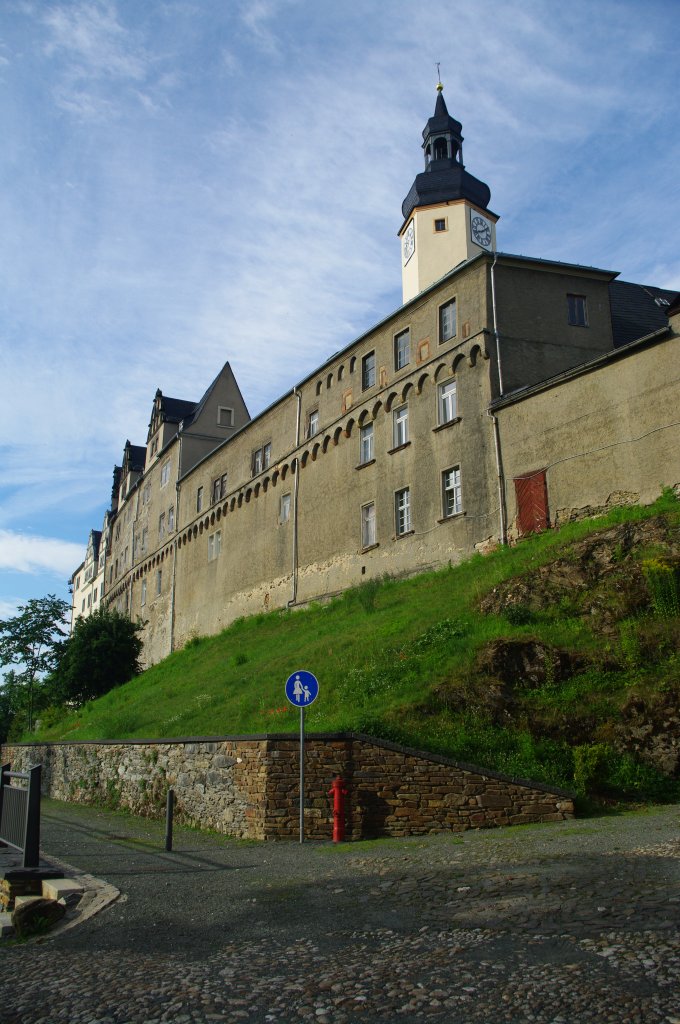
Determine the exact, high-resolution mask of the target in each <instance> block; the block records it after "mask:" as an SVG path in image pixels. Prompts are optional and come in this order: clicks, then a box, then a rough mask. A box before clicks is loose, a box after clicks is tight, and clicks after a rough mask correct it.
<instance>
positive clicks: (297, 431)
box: [287, 387, 302, 608]
mask: <svg viewBox="0 0 680 1024" xmlns="http://www.w3.org/2000/svg"><path fill="white" fill-rule="evenodd" d="M293 395H294V396H295V398H296V399H297V410H296V414H295V449H296V450H297V449H298V448H299V446H300V421H301V414H302V394H301V392H300V391H299V389H298V388H297V387H295V388H293ZM292 468H293V469H294V471H295V483H294V484H293V567H292V574H291V585H292V590H291V597H290V601H289V602H288V604H287V607H288V608H292V607H293V605H295V604H296V603H297V589H298V490H299V487H300V459H299V458H298V457H297V456H296V457H295V458H294V459H293V462H292Z"/></svg>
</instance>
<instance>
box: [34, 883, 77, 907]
mask: <svg viewBox="0 0 680 1024" xmlns="http://www.w3.org/2000/svg"><path fill="white" fill-rule="evenodd" d="M83 892H84V889H83V886H82V885H80V884H79V883H78V882H76V881H75V880H74V879H73V878H52V879H49V880H47V879H45V880H43V884H42V894H43V896H44V897H45V899H47V900H61V899H63V900H65V902H66V903H71V902H72V901H73V897H75V896H81V895H82V894H83Z"/></svg>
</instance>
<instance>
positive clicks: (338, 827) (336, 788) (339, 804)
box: [328, 775, 349, 843]
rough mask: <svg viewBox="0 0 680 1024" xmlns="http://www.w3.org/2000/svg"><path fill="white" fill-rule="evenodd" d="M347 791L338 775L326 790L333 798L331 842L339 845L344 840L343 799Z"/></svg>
mask: <svg viewBox="0 0 680 1024" xmlns="http://www.w3.org/2000/svg"><path fill="white" fill-rule="evenodd" d="M348 793H349V790H347V789H345V783H344V781H343V779H342V777H341V776H340V775H336V776H335V778H334V779H333V782H332V783H331V788H330V789H329V790H328V795H329V796H332V797H333V842H334V843H341V842H342V841H343V839H344V838H345V797H346V796H347V795H348Z"/></svg>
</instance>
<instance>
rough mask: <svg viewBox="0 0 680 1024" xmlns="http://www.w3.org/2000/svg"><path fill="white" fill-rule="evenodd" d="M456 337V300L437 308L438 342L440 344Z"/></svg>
mask: <svg viewBox="0 0 680 1024" xmlns="http://www.w3.org/2000/svg"><path fill="white" fill-rule="evenodd" d="M455 336H456V300H455V299H451V301H450V302H447V303H445V304H444V305H443V306H440V307H439V342H440V344H442V343H443V342H445V341H449V340H450V339H451V338H455Z"/></svg>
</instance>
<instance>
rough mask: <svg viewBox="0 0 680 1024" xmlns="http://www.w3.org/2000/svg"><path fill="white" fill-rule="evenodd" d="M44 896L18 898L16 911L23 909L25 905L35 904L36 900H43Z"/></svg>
mask: <svg viewBox="0 0 680 1024" xmlns="http://www.w3.org/2000/svg"><path fill="white" fill-rule="evenodd" d="M41 899H42V896H17V897H15V900H14V909H15V910H16V909H17V907H22V906H23V905H24V904H25V903H35V901H36V900H41Z"/></svg>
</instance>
